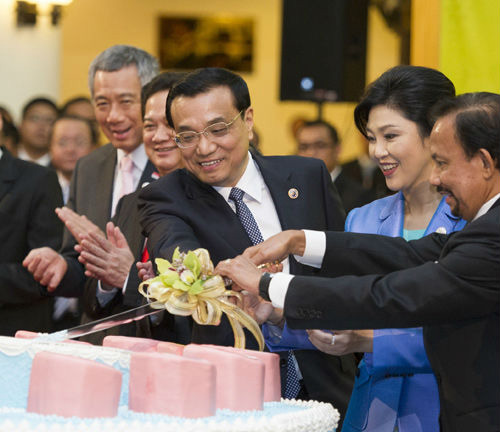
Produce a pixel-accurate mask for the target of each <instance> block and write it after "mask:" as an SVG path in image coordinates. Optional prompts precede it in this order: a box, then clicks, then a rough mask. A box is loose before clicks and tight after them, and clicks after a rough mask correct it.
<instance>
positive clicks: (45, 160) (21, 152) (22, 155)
mask: <svg viewBox="0 0 500 432" xmlns="http://www.w3.org/2000/svg"><path fill="white" fill-rule="evenodd" d="M17 157H18V158H19V159H22V160H25V161H29V162H33V163H36V164H37V165H42V166H45V167H46V166H49V164H50V155H49V154H48V153H45V154H44V155H43V156H42V157H39V158H38V159H33V158H31V157H30V155H29V154H28V153H27V152H26V150H25V149H24V148H23V147H19V149H18V151H17Z"/></svg>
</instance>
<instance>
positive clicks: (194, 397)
mask: <svg viewBox="0 0 500 432" xmlns="http://www.w3.org/2000/svg"><path fill="white" fill-rule="evenodd" d="M215 377H216V369H215V366H214V365H213V364H210V363H209V362H207V361H204V360H199V359H194V358H187V357H181V356H178V355H173V354H166V353H162V354H160V353H149V352H148V353H132V356H131V360H130V386H129V408H130V409H131V410H132V411H136V412H143V413H158V414H167V415H172V416H177V417H185V418H199V417H209V416H213V415H215V411H216V405H215V400H216V399H215V398H216V390H215V389H216V378H215Z"/></svg>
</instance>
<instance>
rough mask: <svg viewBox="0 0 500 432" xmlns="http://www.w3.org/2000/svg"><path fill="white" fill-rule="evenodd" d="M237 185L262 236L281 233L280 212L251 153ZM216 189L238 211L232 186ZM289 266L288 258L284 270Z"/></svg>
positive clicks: (267, 236)
mask: <svg viewBox="0 0 500 432" xmlns="http://www.w3.org/2000/svg"><path fill="white" fill-rule="evenodd" d="M236 187H237V188H239V189H241V190H242V191H243V192H245V195H244V196H243V202H244V203H245V204H246V205H247V207H248V209H249V210H250V211H251V212H252V215H253V217H254V219H255V222H256V223H257V226H258V227H259V230H260V232H261V234H262V238H263V239H264V240H266V239H268V238H269V237H272V236H273V235H275V234H278V233H280V232H281V231H282V229H281V223H280V220H279V218H278V213H277V212H276V207H275V206H274V201H273V198H272V197H271V193H270V192H269V188H268V187H267V186H266V183H265V182H264V179H263V178H262V174H261V173H260V170H259V168H258V166H257V164H256V163H255V161H254V160H253V158H252V155H251V154H250V153H248V164H247V167H246V169H245V172H244V173H243V175H242V176H241V178H240V180H239V181H238V183H237V184H236ZM214 189H215V190H216V191H217V192H218V193H220V194H221V195H222V197H223V198H224V199H225V200H226V202H227V203H228V204H229V206H230V207H231V209H232V210H233V211H234V212H235V213H236V205H235V204H234V201H232V200H230V199H229V194H230V193H231V189H232V188H231V187H221V186H214ZM289 268H290V266H289V263H288V259H286V260H285V261H284V262H283V272H284V273H288V272H289Z"/></svg>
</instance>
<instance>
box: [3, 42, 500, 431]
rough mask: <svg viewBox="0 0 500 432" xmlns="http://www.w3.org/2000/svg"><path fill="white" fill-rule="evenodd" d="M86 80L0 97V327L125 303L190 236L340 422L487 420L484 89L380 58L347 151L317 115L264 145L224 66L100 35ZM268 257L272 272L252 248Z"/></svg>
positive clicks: (168, 334)
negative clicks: (68, 90) (472, 90)
mask: <svg viewBox="0 0 500 432" xmlns="http://www.w3.org/2000/svg"><path fill="white" fill-rule="evenodd" d="M89 93H90V97H89V98H87V97H84V96H79V97H75V98H72V99H70V100H68V101H66V102H65V103H64V104H63V105H62V106H60V107H59V106H58V105H57V104H56V103H55V102H54V101H53V100H51V99H50V98H45V97H36V98H33V99H31V100H30V101H28V102H27V103H26V104H25V106H24V107H23V109H22V113H21V117H20V121H19V123H18V124H16V123H15V122H14V120H13V117H12V115H11V114H10V113H9V112H8V110H6V109H5V108H0V114H1V117H0V132H1V133H0V144H1V147H0V221H1V224H0V244H1V245H2V246H1V247H0V299H1V300H0V334H2V335H8V336H13V335H14V334H15V332H16V331H17V330H30V331H35V332H52V331H57V330H61V329H65V328H69V327H73V326H76V325H78V324H79V323H80V322H83V323H85V322H89V321H93V320H96V319H99V318H103V317H106V316H110V315H113V314H116V313H119V312H121V311H124V310H127V309H131V308H133V307H137V306H139V305H141V304H143V303H144V302H145V301H146V300H145V299H144V298H143V296H142V295H140V294H139V292H138V290H137V288H138V285H139V284H140V282H141V281H142V280H145V279H147V278H150V277H153V276H154V275H155V270H156V269H155V266H154V259H155V258H165V259H171V257H172V254H173V252H174V250H175V248H177V247H180V249H181V250H183V251H188V250H192V249H196V248H199V247H202V248H205V249H208V251H209V252H210V254H211V259H212V260H213V262H214V264H215V265H217V264H218V266H217V271H219V272H220V273H221V274H224V275H228V276H230V277H231V279H232V280H233V282H234V286H233V288H234V289H236V290H240V289H244V292H245V298H246V301H245V302H244V305H245V309H246V311H247V312H248V313H249V314H251V315H252V316H253V317H254V318H255V319H256V321H257V322H258V323H259V325H261V326H262V330H263V334H264V336H265V340H266V345H267V349H269V350H271V351H274V352H277V353H278V354H279V355H280V371H281V379H282V394H283V397H286V398H299V399H314V400H321V401H325V402H330V403H332V404H333V405H334V406H335V407H336V408H337V409H338V410H339V411H340V413H341V418H342V421H343V425H342V431H344V432H351V431H352V432H354V431H360V430H364V431H368V432H375V431H377V432H386V431H387V432H394V431H399V432H414V431H422V432H427V431H438V430H442V431H459V430H464V431H465V430H472V429H476V430H481V431H483V430H484V431H486V430H488V431H489V430H491V431H493V430H498V428H499V427H500V426H499V423H500V422H499V418H500V412H499V404H500V378H499V369H500V367H499V366H500V365H499V342H500V336H499V322H498V316H499V292H500V291H499V281H498V274H500V272H499V270H500V254H499V252H498V251H499V246H500V245H499V236H500V228H499V221H500V220H499V217H498V211H497V210H498V208H499V203H500V148H499V147H500V96H499V95H495V94H491V93H477V94H471V95H465V96H459V97H457V96H456V95H455V88H454V86H453V83H452V82H451V81H450V80H449V79H448V78H447V77H446V76H445V75H443V74H442V73H441V72H439V71H437V70H434V69H430V68H425V67H417V66H397V67H394V68H392V69H390V70H388V71H387V72H385V73H384V74H382V75H381V76H380V77H379V78H378V79H377V80H375V81H374V82H373V83H371V84H370V85H369V86H368V87H367V88H366V90H365V93H364V95H363V96H362V98H361V100H360V101H359V103H358V104H357V106H356V109H355V111H354V120H355V123H356V126H357V128H358V130H359V131H360V133H361V134H362V135H363V137H364V138H365V140H366V150H367V153H366V154H363V155H361V156H360V157H359V158H358V159H356V160H353V161H349V162H347V163H344V164H342V163H341V162H340V159H339V156H340V154H341V150H342V142H341V137H340V136H339V133H338V131H337V130H336V128H335V127H334V126H333V125H332V124H331V123H329V122H327V121H325V120H324V119H310V120H306V119H303V120H302V121H300V122H299V123H297V125H296V127H295V128H294V134H293V139H294V140H295V143H294V145H295V155H292V156H264V155H263V154H262V153H261V150H260V148H259V137H258V135H257V133H256V132H255V129H254V108H253V107H252V104H251V99H250V94H249V91H248V88H247V85H246V83H245V81H244V80H243V79H242V78H241V77H240V76H238V75H237V74H235V73H233V72H231V71H229V70H226V69H222V68H204V69H199V70H195V71H192V72H189V73H179V72H163V73H160V71H159V67H158V62H157V60H156V59H155V58H154V57H153V56H152V55H150V54H149V53H147V52H145V51H143V50H141V49H138V48H135V47H132V46H128V45H115V46H112V47H110V48H108V49H106V50H105V51H103V52H101V53H99V54H98V55H97V56H96V58H95V59H94V60H93V62H92V63H91V65H90V68H89ZM478 125H479V126H480V129H481V130H480V131H479V130H478V129H477V127H479V126H478ZM454 131H455V132H454ZM104 137H105V139H106V143H104ZM443 137H444V138H443ZM443 149H445V150H444V151H443ZM443 195H446V197H443ZM495 212H496V213H495ZM346 215H347V217H346ZM492 215H493V216H492ZM476 220H478V222H479V223H476ZM481 221H482V224H481ZM466 224H467V225H466ZM470 227H472V230H471V229H470ZM474 227H478V229H479V231H480V233H479V234H478V233H477V230H476V231H474V230H473V229H474ZM290 230H291V231H290ZM461 230H463V231H462V232H461V233H460V234H458V235H456V236H454V235H450V234H451V233H453V232H455V231H456V232H460V231H461ZM343 231H346V232H351V233H363V234H365V235H361V234H359V235H356V234H352V235H345V234H342V232H343ZM323 232H327V234H326V235H325V234H323ZM433 233H437V234H433ZM468 233H471V234H469V235H468ZM373 234H377V235H379V236H380V235H383V236H384V237H376V236H373ZM460 235H462V237H460ZM389 237H395V238H394V239H391V241H389V240H386V239H388V238H389ZM478 238H479V239H480V240H477V239H478ZM417 239H421V240H417ZM454 239H460V242H459V243H458V244H455V243H456V242H455V243H453V241H454ZM392 240H393V241H392ZM464 244H465V247H464ZM469 244H470V246H469V248H467V245H469ZM384 247H385V248H386V249H384ZM471 251H476V252H477V251H479V252H477V253H476V252H474V253H471ZM237 256H238V257H237ZM234 257H237V258H234ZM457 257H458V258H457ZM233 258H234V259H233ZM275 260H278V261H280V262H281V264H282V266H281V267H280V269H279V270H280V271H279V272H278V273H277V274H269V273H264V274H262V271H261V270H258V269H257V267H256V265H257V264H265V263H269V262H274V261H275ZM420 267H422V269H420ZM429 267H431V268H429ZM393 272H394V273H393ZM372 274H373V276H370V275H372ZM429 275H430V276H429ZM495 275H496V276H495ZM433 277H435V278H434V279H432V278H433ZM349 278H350V279H349ZM422 281H423V282H422ZM337 284H338V286H339V291H338V293H336V292H335V293H334V291H335V287H336V285H337ZM349 284H351V285H352V287H353V291H352V292H353V294H352V295H350V294H349V288H348V287H349V286H350V285H349ZM401 284H404V286H402V285H401ZM309 285H310V286H311V291H310V292H311V294H310V295H309V297H307V298H306V296H307V294H304V293H306V292H307V289H308V286H309ZM297 287H300V288H301V289H302V291H300V292H299V288H297ZM322 290H323V291H322ZM419 290H421V291H419ZM289 293H290V294H289ZM322 293H325V294H322ZM311 296H312V297H311ZM328 296H331V297H328ZM335 296H336V297H335ZM356 296H357V297H356ZM450 296H455V297H454V300H455V301H454V302H452V301H451V299H450ZM474 296H477V298H478V299H479V300H478V302H477V305H475V304H474V298H475V297H474ZM334 297H335V300H336V301H338V304H342V305H343V308H344V309H343V310H340V307H338V306H336V305H335V304H334V303H332V301H330V298H334ZM466 302H469V303H470V304H469V306H470V308H471V311H470V312H465V311H461V309H460V308H464V309H466V308H467V307H468V306H467V304H466ZM449 303H454V304H455V306H454V309H453V310H455V311H456V314H455V315H454V316H452V315H451V314H444V313H443V314H440V309H446V308H447V306H448V304H449ZM351 304H352V314H351V315H352V317H351V316H349V314H350V312H349V310H350V307H351V306H350V305H351ZM329 311H331V312H329ZM342 313H343V316H345V318H344V321H341V320H340V319H339V318H338V316H340V315H342ZM334 315H335V316H334ZM389 315H390V316H389ZM408 317H410V318H408ZM405 318H406V319H405ZM364 323H366V326H365V324H364ZM332 327H333V328H332ZM391 327H398V328H391ZM297 328H298V329H307V331H306V330H298V329H297ZM431 333H432V336H430V334H431ZM106 334H120V335H127V336H141V337H150V338H155V339H159V340H167V341H172V342H177V343H183V344H186V343H190V342H193V343H209V344H219V345H233V344H234V338H233V333H232V330H231V327H230V324H229V321H228V320H227V319H226V318H225V317H223V319H222V320H221V323H220V325H219V326H200V325H198V324H196V323H194V322H193V321H192V320H191V319H190V318H187V317H180V316H174V315H171V314H169V313H167V312H164V313H162V314H158V315H155V316H154V317H151V318H145V319H143V320H140V321H138V322H136V323H129V324H126V325H123V326H120V327H115V328H113V329H110V330H108V331H107V332H101V333H97V334H92V335H89V336H87V337H85V338H84V339H83V340H86V341H89V342H92V343H95V344H99V343H101V341H102V338H103V337H104V336H105V335H106ZM460 335H462V336H464V335H465V336H466V337H467V338H474V341H475V342H474V343H469V342H471V341H469V340H467V341H466V342H467V349H468V350H469V352H468V353H467V355H462V354H461V353H460V352H459V348H458V346H459V344H460V343H461V342H464V341H463V340H459V339H456V338H459V337H460ZM455 339H456V340H455ZM440 344H442V346H446V347H447V349H446V352H444V350H443V348H442V347H441V345H440ZM247 347H248V348H251V349H257V343H256V341H255V340H254V338H253V337H252V336H251V335H250V334H248V335H247ZM450 353H453V354H454V355H456V356H462V357H463V358H462V362H461V363H460V364H462V365H463V366H464V367H470V368H471V369H472V370H471V371H468V372H467V373H465V372H464V375H465V376H464V378H463V379H464V381H465V382H466V384H467V385H468V386H469V387H467V386H466V385H464V383H458V382H457V381H458V380H459V378H457V376H458V372H456V367H454V366H453V365H452V364H450V363H449V362H450V361H451V360H450V357H449V356H448V355H449V354H450ZM476 356H481V359H479V358H477V357H476ZM483 357H484V358H483ZM447 362H448V363H447ZM450 371H451V372H450ZM465 392H467V393H468V394H465ZM469 392H470V394H469Z"/></svg>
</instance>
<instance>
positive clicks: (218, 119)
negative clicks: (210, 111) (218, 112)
mask: <svg viewBox="0 0 500 432" xmlns="http://www.w3.org/2000/svg"><path fill="white" fill-rule="evenodd" d="M221 122H223V123H227V122H226V119H225V118H224V117H222V116H218V117H215V118H213V119H211V120H209V121H208V122H206V123H205V125H206V126H211V125H213V124H216V123H221ZM206 126H205V127H206ZM176 130H179V131H181V132H187V131H189V132H196V131H195V130H194V128H192V127H191V126H188V125H180V126H179V127H178V128H176Z"/></svg>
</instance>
